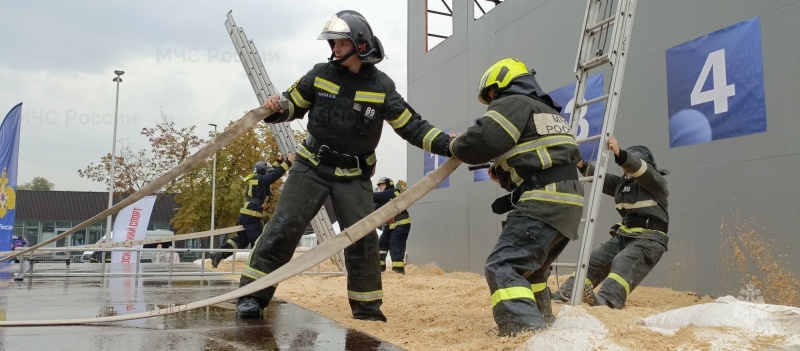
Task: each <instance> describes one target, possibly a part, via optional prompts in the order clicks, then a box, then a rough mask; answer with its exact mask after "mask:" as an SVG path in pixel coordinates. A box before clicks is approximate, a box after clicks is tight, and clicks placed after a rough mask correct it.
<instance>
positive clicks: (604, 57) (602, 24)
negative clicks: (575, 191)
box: [558, 0, 636, 306]
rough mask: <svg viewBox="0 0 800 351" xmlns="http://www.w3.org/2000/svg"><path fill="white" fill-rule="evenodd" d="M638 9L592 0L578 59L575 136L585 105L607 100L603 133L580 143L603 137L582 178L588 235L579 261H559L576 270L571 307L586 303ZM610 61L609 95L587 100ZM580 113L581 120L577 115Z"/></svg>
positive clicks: (622, 0)
mask: <svg viewBox="0 0 800 351" xmlns="http://www.w3.org/2000/svg"><path fill="white" fill-rule="evenodd" d="M635 10H636V0H588V1H587V5H586V13H585V15H584V19H583V28H582V30H581V38H580V44H579V47H578V55H577V59H576V60H575V75H576V76H577V84H576V87H575V97H574V100H573V101H574V104H573V108H572V111H570V112H571V114H570V116H571V120H570V127H571V131H572V134H573V135H577V132H578V125H579V124H580V118H579V116H580V115H581V114H580V111H581V109H582V108H588V106H589V105H592V104H597V103H605V109H604V113H603V126H602V128H601V130H600V133H599V134H598V135H595V136H591V137H588V138H583V139H578V143H588V142H594V141H597V140H599V145H600V146H599V152H598V156H597V162H596V164H595V172H594V175H592V176H589V177H581V178H580V180H581V181H589V182H591V190H590V192H589V200H588V201H587V202H586V205H585V206H586V208H585V211H584V213H585V215H586V217H584V218H583V219H582V220H581V223H582V224H583V231H582V232H583V236H582V237H581V239H582V240H581V248H580V252H579V254H578V263H577V264H574V263H573V264H558V266H561V267H565V266H566V267H575V268H576V271H575V284H574V286H573V290H572V298H571V300H570V305H572V306H575V305H579V304H580V303H581V297H582V296H583V287H584V285H585V283H584V281H585V279H586V274H587V272H588V268H589V256H590V255H591V252H592V242H593V240H594V234H595V229H596V226H597V215H598V209H599V207H600V199H601V197H602V196H603V194H602V190H603V182H604V180H605V174H606V170H607V163H608V157H609V151H608V148H607V147H605V145H607V142H608V136H610V135H611V134H612V132H613V130H614V121H615V119H616V115H617V106H618V104H619V95H620V90H621V88H622V77H623V74H624V73H625V63H626V60H627V58H628V46H629V45H630V41H631V31H632V28H633V16H634V13H635ZM609 65H610V66H611V81H610V84H609V85H608V90H605V87H603V89H604V94H603V95H601V96H599V97H597V98H594V99H591V100H588V101H587V100H585V99H584V96H585V91H586V84H587V81H588V79H589V73H590V71H596V70H601V71H602V70H608V66H609ZM576 116H578V118H575V117H576ZM584 156H585V155H584ZM584 158H585V157H584ZM586 161H591V160H586Z"/></svg>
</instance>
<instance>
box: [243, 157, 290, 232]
mask: <svg viewBox="0 0 800 351" xmlns="http://www.w3.org/2000/svg"><path fill="white" fill-rule="evenodd" d="M272 166H273V167H274V168H272V169H270V170H268V171H267V173H266V174H257V173H253V174H251V175H248V176H247V177H244V178H243V179H242V181H243V182H244V203H243V204H242V208H240V209H239V213H240V214H244V215H248V216H253V217H259V218H261V217H262V216H263V211H262V210H261V204H263V203H265V202H267V201H269V198H270V197H271V196H272V190H270V188H269V187H270V185H272V183H275V182H276V181H278V179H280V178H281V177H282V176H283V175H284V174H286V171H287V170H289V168H290V167H291V166H292V162H290V161H289V160H283V161H282V162H278V161H275V162H273V163H272Z"/></svg>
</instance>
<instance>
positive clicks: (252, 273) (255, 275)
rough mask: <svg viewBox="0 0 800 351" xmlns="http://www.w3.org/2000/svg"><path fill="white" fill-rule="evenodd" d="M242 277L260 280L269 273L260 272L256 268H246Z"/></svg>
mask: <svg viewBox="0 0 800 351" xmlns="http://www.w3.org/2000/svg"><path fill="white" fill-rule="evenodd" d="M242 275H243V276H245V277H248V278H251V279H256V280H258V279H260V278H261V277H264V276H266V275H267V273H264V272H262V271H259V270H258V269H255V268H253V267H250V266H244V269H242Z"/></svg>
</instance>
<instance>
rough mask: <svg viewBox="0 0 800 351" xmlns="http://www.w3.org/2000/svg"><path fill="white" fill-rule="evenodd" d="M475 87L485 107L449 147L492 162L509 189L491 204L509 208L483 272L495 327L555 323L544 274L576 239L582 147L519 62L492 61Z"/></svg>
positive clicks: (503, 331) (510, 329)
mask: <svg viewBox="0 0 800 351" xmlns="http://www.w3.org/2000/svg"><path fill="white" fill-rule="evenodd" d="M478 89H479V94H478V100H479V101H480V102H481V103H483V104H486V105H489V107H488V109H487V111H486V113H484V114H483V116H482V117H481V118H480V119H478V120H477V121H476V123H475V125H473V126H472V127H470V128H469V129H468V130H467V132H466V133H464V134H463V135H461V136H458V137H457V138H455V139H454V140H453V141H452V142H451V145H450V150H451V151H452V153H453V156H454V157H456V158H458V159H459V160H461V161H463V162H465V163H469V164H481V163H486V162H489V161H492V166H491V167H490V168H489V174H490V176H491V177H492V179H494V180H495V181H496V182H497V183H499V184H500V186H502V187H503V189H505V190H507V191H509V192H511V193H510V194H509V195H508V196H505V197H501V198H500V199H498V200H496V201H495V203H494V204H493V205H492V208H493V210H494V211H495V212H496V213H504V212H508V211H511V212H510V213H509V214H508V217H507V221H506V223H505V225H504V227H503V230H502V232H501V234H500V237H499V238H498V240H497V244H496V245H495V247H494V249H493V250H492V252H491V254H490V255H489V257H488V258H487V260H486V265H485V275H486V282H487V283H488V285H489V292H490V293H491V298H492V313H493V315H494V320H495V322H496V323H497V327H498V332H499V334H500V336H513V335H516V334H518V333H521V332H526V331H536V330H541V329H543V328H546V327H547V326H548V325H550V324H552V323H553V322H555V316H553V313H552V309H551V304H550V290H549V288H547V278H548V276H549V273H550V265H551V264H552V263H553V261H555V260H556V258H557V257H558V255H559V254H560V253H561V251H562V250H563V249H564V247H566V246H567V244H568V243H569V241H570V240H575V239H577V238H578V225H579V223H580V219H581V214H582V212H583V185H582V184H581V183H580V182H579V181H578V171H577V170H576V169H575V164H576V163H577V162H578V161H580V159H581V154H580V150H579V149H578V144H577V143H576V141H575V138H574V137H573V136H572V134H570V130H569V129H570V128H569V124H568V123H567V121H566V120H565V119H564V118H562V117H561V115H559V113H560V112H561V106H559V105H558V104H556V103H555V102H554V101H553V100H552V99H551V98H550V96H548V95H547V94H545V93H544V92H543V90H542V88H541V87H540V86H539V83H538V82H537V81H536V79H535V77H534V75H533V74H532V73H529V72H528V69H527V68H526V66H525V64H524V63H522V62H521V61H519V60H517V59H513V58H508V59H503V60H500V61H498V62H497V63H495V64H494V65H492V66H491V67H489V69H488V70H486V73H484V74H483V77H482V78H481V81H480V85H479V87H478Z"/></svg>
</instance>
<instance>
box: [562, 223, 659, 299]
mask: <svg viewBox="0 0 800 351" xmlns="http://www.w3.org/2000/svg"><path fill="white" fill-rule="evenodd" d="M666 251H667V248H666V247H665V246H664V245H663V244H661V243H659V242H657V241H655V240H649V239H640V238H636V237H631V236H624V235H614V237H612V238H611V239H609V240H608V241H606V242H604V243H603V244H602V245H600V247H598V248H597V249H595V250H594V251H592V255H591V256H590V257H589V270H588V271H587V273H586V278H587V279H588V280H589V281H591V282H592V284H594V285H595V286H597V285H598V284H599V283H600V282H603V285H602V286H601V287H600V291H598V292H597V296H598V297H599V298H600V299H601V300H602V301H601V302H604V303H605V304H606V305H608V306H609V307H612V308H616V309H622V308H623V307H625V301H626V300H627V299H628V295H629V294H630V293H631V292H632V291H633V289H635V288H636V287H637V286H639V284H640V283H641V282H642V280H644V278H645V277H647V274H649V273H650V271H651V270H653V267H655V266H656V264H657V263H658V261H659V260H661V256H662V255H663V254H664V252H666ZM574 283H575V277H570V278H569V279H567V281H566V282H564V284H563V285H562V286H561V287H559V289H558V291H559V292H561V293H562V294H563V295H564V296H571V295H572V287H573V285H574Z"/></svg>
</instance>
